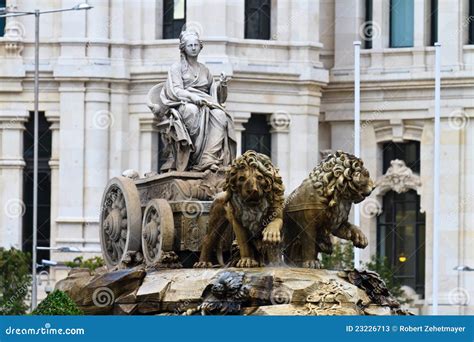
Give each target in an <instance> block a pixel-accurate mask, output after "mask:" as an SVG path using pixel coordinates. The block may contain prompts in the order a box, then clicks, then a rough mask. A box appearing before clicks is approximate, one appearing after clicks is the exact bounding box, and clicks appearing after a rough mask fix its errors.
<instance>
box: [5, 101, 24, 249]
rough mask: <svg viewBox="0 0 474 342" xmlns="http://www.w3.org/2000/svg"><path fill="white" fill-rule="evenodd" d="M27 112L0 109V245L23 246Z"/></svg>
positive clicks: (19, 247) (7, 246) (8, 246)
mask: <svg viewBox="0 0 474 342" xmlns="http://www.w3.org/2000/svg"><path fill="white" fill-rule="evenodd" d="M27 120H28V112H27V111H19V112H18V111H15V112H14V111H6V110H5V111H4V110H1V111H0V147H1V148H0V175H1V176H0V227H1V229H0V247H6V248H10V247H15V248H18V249H21V245H22V220H23V215H24V213H25V209H26V207H25V203H24V202H23V168H24V167H25V161H24V160H23V132H24V130H25V126H24V124H25V122H26V121H27Z"/></svg>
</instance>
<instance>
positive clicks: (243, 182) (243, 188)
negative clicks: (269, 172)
mask: <svg viewBox="0 0 474 342" xmlns="http://www.w3.org/2000/svg"><path fill="white" fill-rule="evenodd" d="M270 189H271V185H270V184H269V182H268V180H267V179H265V177H264V176H263V174H262V173H261V172H260V171H259V170H257V169H256V168H253V167H246V168H244V169H240V170H238V171H237V174H236V175H235V182H234V185H233V191H234V192H236V193H238V194H240V197H241V198H242V200H243V201H244V202H245V203H246V204H248V205H249V206H256V205H258V204H259V203H260V201H261V200H262V199H263V198H264V196H265V194H266V193H267V192H268V191H270Z"/></svg>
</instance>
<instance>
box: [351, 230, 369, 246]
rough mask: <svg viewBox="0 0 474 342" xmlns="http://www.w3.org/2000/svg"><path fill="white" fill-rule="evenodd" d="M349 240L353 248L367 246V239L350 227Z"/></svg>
mask: <svg viewBox="0 0 474 342" xmlns="http://www.w3.org/2000/svg"><path fill="white" fill-rule="evenodd" d="M351 240H352V243H353V244H354V247H358V248H365V247H367V245H368V244H369V241H368V240H367V237H366V236H365V234H364V233H362V231H361V230H360V229H359V228H356V227H352V229H351Z"/></svg>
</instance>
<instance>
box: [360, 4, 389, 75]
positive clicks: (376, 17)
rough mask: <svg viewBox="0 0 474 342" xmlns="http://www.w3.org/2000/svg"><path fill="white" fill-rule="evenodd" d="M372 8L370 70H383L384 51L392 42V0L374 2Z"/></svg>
mask: <svg viewBox="0 0 474 342" xmlns="http://www.w3.org/2000/svg"><path fill="white" fill-rule="evenodd" d="M372 6H373V7H372V49H371V50H370V68H372V69H382V68H383V49H385V48H388V46H389V42H390V0H380V1H373V4H372ZM364 20H365V18H364ZM362 48H364V47H363V46H362Z"/></svg>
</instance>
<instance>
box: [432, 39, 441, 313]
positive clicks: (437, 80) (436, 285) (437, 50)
mask: <svg viewBox="0 0 474 342" xmlns="http://www.w3.org/2000/svg"><path fill="white" fill-rule="evenodd" d="M434 107H435V108H434V109H435V117H434V175H433V194H434V196H433V310H432V313H433V315H437V314H438V288H439V274H438V270H439V250H438V245H439V236H438V235H439V195H440V194H439V176H440V174H439V168H440V167H439V164H440V160H439V158H440V132H441V123H440V108H441V44H440V43H435V106H434Z"/></svg>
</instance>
